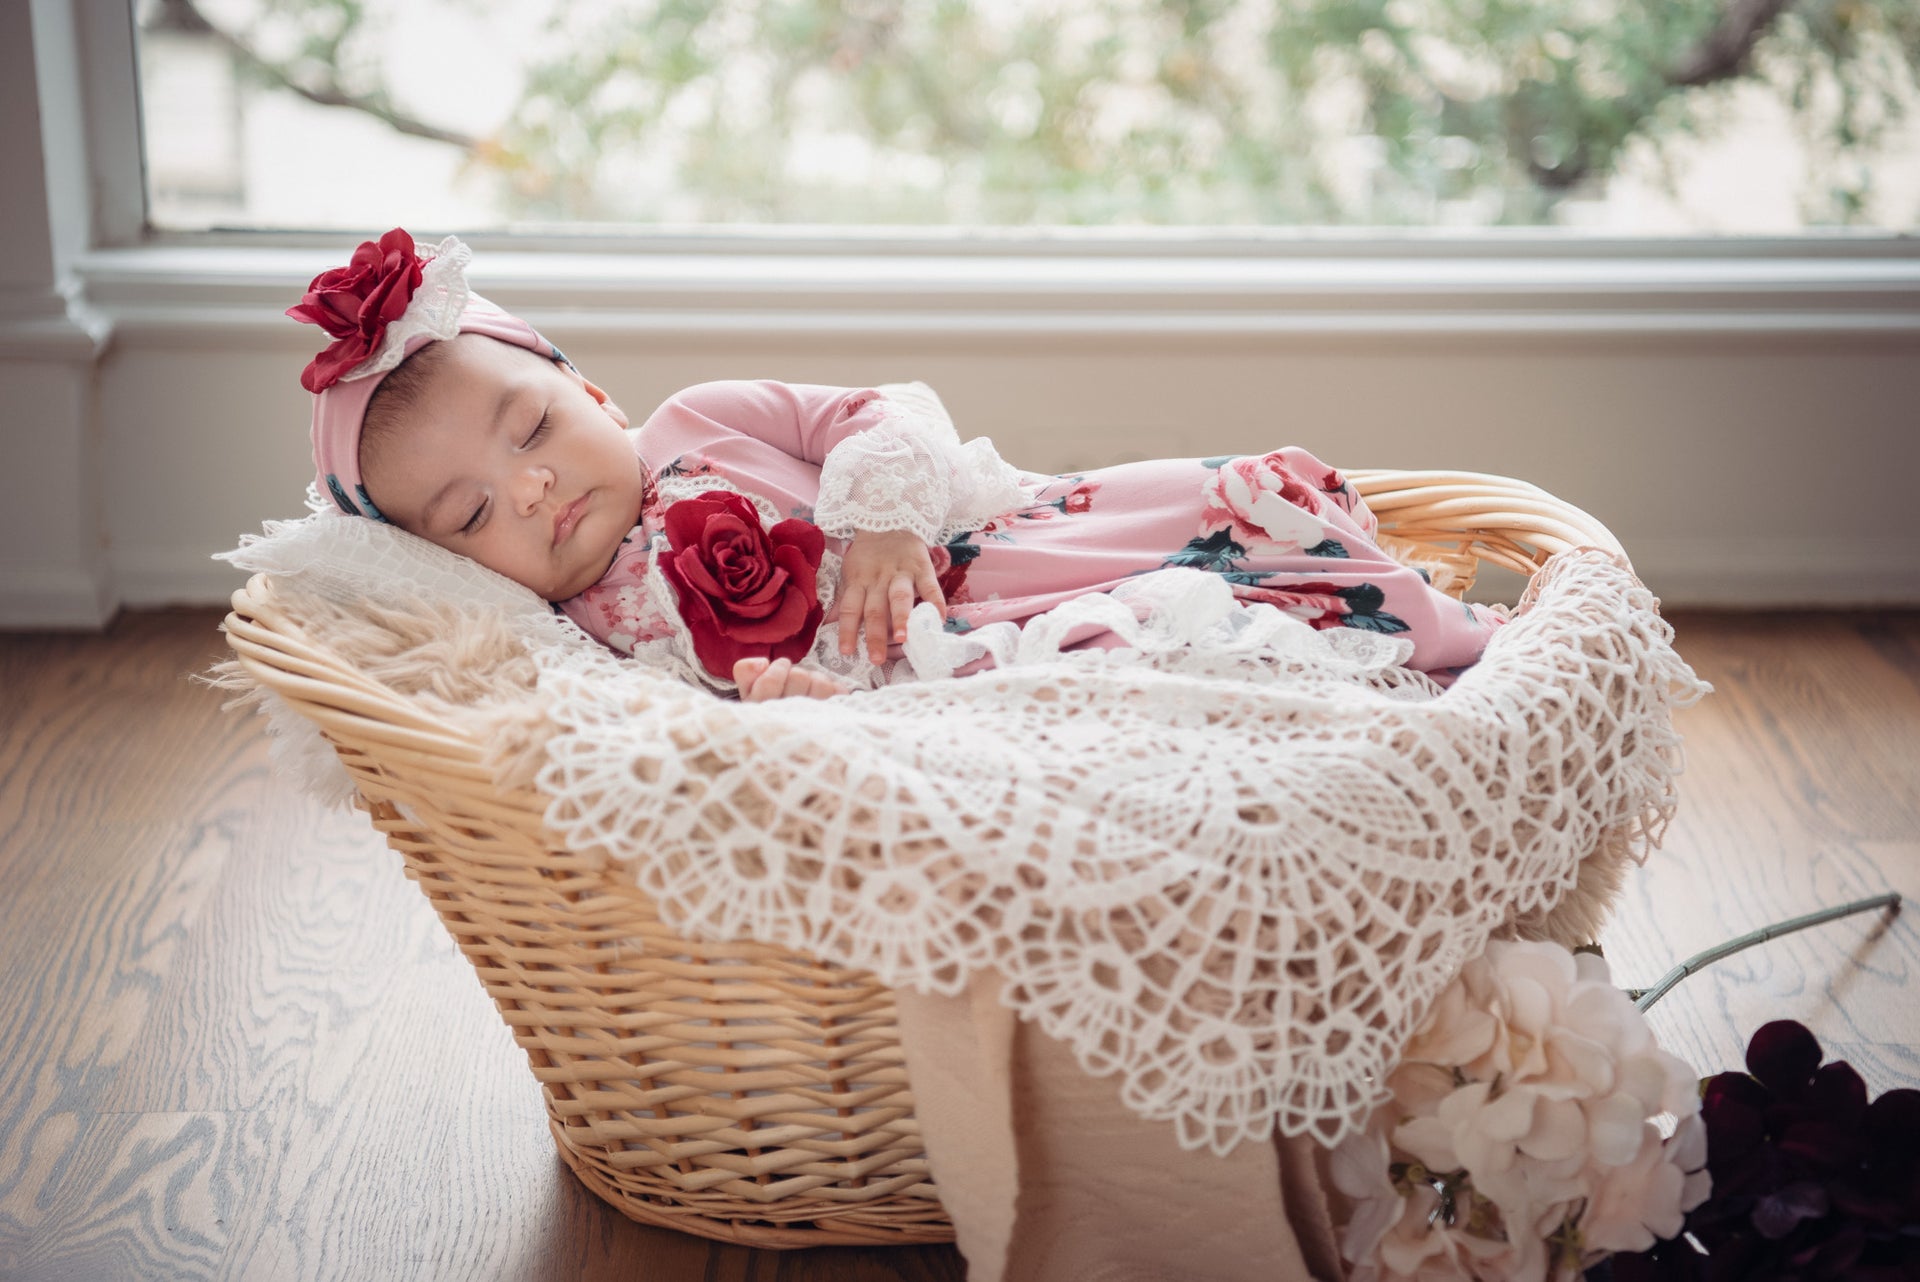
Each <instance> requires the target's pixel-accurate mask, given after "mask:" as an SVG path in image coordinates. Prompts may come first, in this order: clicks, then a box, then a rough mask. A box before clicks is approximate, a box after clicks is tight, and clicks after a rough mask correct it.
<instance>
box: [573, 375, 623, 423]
mask: <svg viewBox="0 0 1920 1282" xmlns="http://www.w3.org/2000/svg"><path fill="white" fill-rule="evenodd" d="M580 383H581V385H582V386H583V387H585V388H586V389H587V395H589V396H591V397H593V399H594V400H596V401H599V402H600V408H601V409H603V410H605V411H606V412H607V417H608V418H611V419H612V420H613V421H614V422H616V423H618V424H619V425H620V426H621V427H628V426H631V424H629V423H628V422H627V412H626V411H625V410H623V409H621V408H620V407H619V406H618V405H615V404H614V403H613V401H612V400H610V399H609V398H608V396H607V394H606V393H605V392H603V391H601V390H600V389H599V388H598V387H596V386H594V385H593V384H592V383H591V382H589V381H588V380H587V379H585V378H584V377H583V378H582V379H581V380H580Z"/></svg>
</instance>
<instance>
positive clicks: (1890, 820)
mask: <svg viewBox="0 0 1920 1282" xmlns="http://www.w3.org/2000/svg"><path fill="white" fill-rule="evenodd" d="M1675 630H1676V644H1677V646H1678V648H1679V650H1680V653H1681V655H1682V657H1684V658H1686V659H1687V660H1688V662H1689V663H1691V664H1692V665H1693V666H1694V667H1695V669H1696V670H1697V671H1698V672H1699V673H1700V675H1701V676H1703V677H1704V678H1706V679H1707V680H1708V681H1710V682H1712V683H1713V684H1714V686H1715V688H1716V689H1715V693H1714V694H1712V695H1709V696H1708V697H1707V698H1706V699H1705V700H1703V701H1702V702H1701V703H1700V704H1698V705H1697V706H1695V707H1693V708H1690V709H1686V710H1684V711H1683V712H1682V714H1681V715H1680V717H1679V718H1678V724H1679V726H1680V729H1681V732H1682V734H1683V735H1684V736H1685V737H1686V755H1687V771H1686V773H1685V775H1683V776H1682V778H1681V780H1680V813H1679V816H1678V817H1677V819H1676V821H1675V823H1674V825H1673V828H1672V830H1671V832H1670V834H1669V838H1668V841H1667V848H1666V849H1665V850H1662V851H1659V852H1656V853H1655V855H1654V857H1653V858H1652V859H1651V860H1650V861H1649V864H1648V867H1647V868H1646V870H1645V871H1644V873H1643V874H1642V875H1639V876H1636V877H1634V878H1633V879H1632V880H1631V881H1630V882H1629V884H1628V887H1627V891H1626V894H1625V896H1624V898H1623V902H1622V903H1621V905H1620V907H1619V908H1618V909H1617V910H1616V913H1615V915H1614V919H1613V922H1612V923H1611V924H1610V926H1609V928H1608V930H1607V931H1606V932H1605V933H1604V934H1603V936H1602V940H1603V943H1604V944H1605V946H1606V949H1607V953H1608V956H1609V959H1610V960H1611V961H1612V962H1613V969H1614V974H1615V977H1616V978H1618V979H1620V980H1621V981H1623V982H1630V983H1635V984H1644V983H1648V982H1651V981H1652V980H1653V979H1655V978H1657V977H1658V976H1659V975H1660V974H1661V973H1663V972H1664V971H1665V970H1666V969H1667V968H1668V967H1669V966H1671V965H1673V964H1675V963H1677V962H1679V961H1681V960H1683V959H1684V958H1686V957H1688V956H1690V955H1692V954H1693V953H1696V952H1698V951H1700V950H1702V949H1705V948H1708V947H1711V946H1712V945H1714V944H1717V943H1720V942H1721V941H1723V940H1726V939H1729V938H1732V937H1734V936H1737V935H1740V934H1743V933H1745V932H1746V931H1749V930H1752V929H1755V928H1757V927H1760V926H1764V925H1767V924H1769V923H1772V922H1776V921H1780V920H1784V919H1785V918H1788V917H1793V916H1796V915H1799V914H1801V913H1805V912H1810V911H1812V910H1814V909H1816V908H1821V907H1829V906H1833V905H1836V904H1840V903H1843V902H1846V901H1849V900H1853V899H1859V898H1862V897H1865V896H1867V895H1871V894H1875V893H1878V892H1880V891H1883V890H1898V891H1900V892H1901V893H1902V894H1903V895H1906V896H1908V897H1910V898H1916V897H1920V685H1917V684H1916V683H1915V682H1914V681H1913V679H1912V676H1913V672H1914V669H1913V668H1911V667H1903V663H1904V662H1905V661H1904V660H1902V659H1900V658H1899V656H1900V655H1902V654H1914V653H1920V616H1914V615H1912V614H1886V615H1870V616H1862V617H1859V618H1849V617H1847V616H1839V617H1834V616H1789V617H1779V616H1759V617H1753V616H1741V615H1720V614H1711V613H1700V614H1683V615H1681V616H1679V617H1678V618H1677V619H1676V620H1675ZM1916 907H1920V899H1917V902H1916ZM1917 920H1920V919H1917V918H1916V914H1915V912H1913V911H1908V912H1906V913H1903V914H1902V915H1900V916H1899V917H1897V918H1895V919H1893V920H1892V921H1890V922H1889V921H1886V920H1884V919H1881V918H1855V919H1850V920H1848V921H1845V922H1837V923H1833V924H1829V925H1826V926H1822V927H1818V928H1816V929H1814V930H1812V931H1807V932H1803V933H1801V934H1798V935H1795V936H1792V937H1790V938H1786V939H1780V940H1775V941H1772V942H1770V943H1767V944H1764V945H1761V946H1760V947H1758V948H1756V949H1753V950H1750V951H1748V952H1745V953H1742V954H1740V955H1739V956H1737V957H1733V958H1730V959H1728V960H1727V961H1724V962H1722V963H1720V964H1719V965H1717V966H1715V967H1712V968H1711V969H1709V970H1708V971H1706V972H1704V973H1703V974H1700V975H1696V976H1693V977H1691V978H1689V979H1687V980H1686V981H1685V982H1683V983H1682V984H1681V985H1680V986H1679V987H1678V988H1677V989H1675V990H1674V992H1673V993H1671V994H1670V995H1669V996H1668V997H1667V998H1666V999H1664V1000H1663V1001H1662V1003H1661V1004H1660V1005H1659V1006H1657V1007H1655V1009H1654V1010H1653V1012H1652V1015H1651V1018H1652V1022H1653V1024H1654V1027H1655V1030H1656V1032H1657V1033H1658V1035H1659V1037H1660V1039H1661V1041H1662V1043H1663V1044H1665V1045H1666V1046H1667V1047H1668V1049H1670V1050H1672V1051H1673V1052H1674V1053H1675V1054H1678V1055H1680V1056H1681V1057H1682V1058H1685V1059H1687V1060H1688V1061H1689V1062H1690V1063H1692V1064H1693V1065H1694V1066H1695V1068H1697V1069H1698V1070H1699V1071H1701V1072H1702V1073H1711V1072H1717V1071H1720V1070H1722V1069H1726V1068H1734V1067H1738V1066H1739V1065H1740V1064H1741V1063H1742V1061H1743V1057H1744V1052H1745V1046H1746V1040H1747V1038H1748V1037H1750V1036H1751V1035H1752V1033H1753V1031H1754V1030H1755V1029H1757V1028H1758V1027H1759V1026H1760V1025H1761V1024H1763V1023H1765V1022H1767V1021H1768V1020H1771V1019H1798V1020H1800V1021H1801V1022H1803V1023H1805V1024H1806V1025H1807V1026H1808V1027H1809V1028H1811V1029H1812V1030H1813V1032H1814V1034H1815V1035H1816V1036H1817V1037H1819V1038H1820V1039H1821V1044H1822V1045H1823V1046H1824V1047H1825V1048H1826V1049H1827V1052H1828V1055H1829V1057H1830V1058H1844V1059H1847V1060H1848V1061H1849V1062H1851V1063H1852V1064H1853V1066H1854V1067H1855V1068H1856V1069H1858V1070H1859V1071H1860V1073H1861V1075H1862V1076H1863V1077H1865V1078H1866V1079H1867V1082H1868V1084H1869V1087H1870V1089H1872V1090H1873V1091H1875V1092H1876V1093H1877V1092H1879V1091H1882V1090H1886V1089H1890V1088H1892V1087H1895V1086H1920V1007H1917V1006H1916V1003H1915V1002H1914V1001H1913V999H1912V996H1911V991H1910V989H1909V984H1910V982H1911V980H1912V979H1913V977H1914V976H1915V974H1916V973H1920V931H1917V930H1916V922H1917Z"/></svg>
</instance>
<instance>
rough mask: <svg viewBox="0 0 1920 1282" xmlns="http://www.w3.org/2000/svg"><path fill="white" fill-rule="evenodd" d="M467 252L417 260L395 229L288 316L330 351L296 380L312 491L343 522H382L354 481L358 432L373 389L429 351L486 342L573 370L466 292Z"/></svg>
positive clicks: (443, 251)
mask: <svg viewBox="0 0 1920 1282" xmlns="http://www.w3.org/2000/svg"><path fill="white" fill-rule="evenodd" d="M472 259H473V251H472V250H470V249H468V248H467V246H466V245H464V244H462V243H461V242H460V241H459V239H457V238H456V237H453V236H449V237H447V238H446V239H445V240H443V241H441V242H440V243H439V245H437V246H435V247H434V248H432V249H430V250H428V251H426V252H425V253H424V254H423V253H420V252H417V251H416V249H415V247H414V243H413V237H412V236H411V235H409V234H408V233H407V232H406V230H405V229H403V228H400V227H395V228H394V229H393V230H392V231H390V232H388V233H387V234H386V235H384V236H382V237H381V238H380V239H379V240H377V241H375V240H368V241H362V242H361V244H360V247H359V248H357V249H355V250H354V251H353V258H352V260H351V261H350V262H348V263H347V265H346V266H345V267H335V268H332V269H331V270H328V271H324V272H321V273H320V274H319V275H318V276H315V277H314V278H313V281H312V283H311V284H309V285H308V286H307V292H306V293H305V294H304V295H303V296H302V297H301V299H300V301H299V303H297V304H296V305H294V306H293V307H289V308H288V309H287V315H289V316H291V317H293V318H294V319H295V320H297V321H305V322H307V323H308V324H311V325H318V326H320V328H322V329H324V330H325V331H326V332H327V333H328V335H329V336H331V337H332V339H333V342H332V343H331V344H330V345H329V346H328V347H327V348H326V350H324V351H322V352H321V353H320V354H319V355H317V356H315V357H314V358H313V360H312V361H311V362H310V363H309V364H308V365H307V368H306V369H305V370H304V371H302V372H301V375H300V385H301V386H302V387H304V388H306V389H307V390H308V391H309V392H312V393H313V464H314V471H315V477H314V484H315V486H316V487H317V488H318V490H319V491H320V493H322V494H326V495H329V496H331V497H332V499H333V502H334V504H335V506H337V507H338V508H339V509H340V510H341V511H342V512H344V513H346V514H347V515H349V516H366V517H371V518H373V519H374V520H376V521H385V520H386V519H387V518H386V517H384V516H382V515H381V514H380V509H379V508H378V507H376V506H374V502H373V500H372V499H371V498H370V497H368V495H367V489H366V486H365V485H364V484H363V483H362V481H361V476H360V431H361V428H362V427H363V426H364V424H365V422H366V415H367V404H368V402H369V401H371V400H372V399H373V392H374V389H375V388H376V387H378V386H379V385H380V380H381V379H382V378H384V377H386V376H387V374H388V373H390V372H391V371H392V370H393V369H394V368H395V367H396V366H398V365H399V364H400V362H401V361H404V360H405V359H406V358H407V357H409V356H411V355H413V354H414V353H415V352H417V351H419V350H420V349H421V348H422V347H425V346H426V345H427V344H428V343H432V342H437V341H439V340H441V339H446V338H452V337H453V336H454V335H456V334H484V335H486V336H487V337H489V338H497V339H499V340H500V341H502V342H505V343H515V344H518V345H519V346H521V347H525V348H529V349H531V350H533V351H536V352H539V353H540V354H541V355H542V356H545V357H547V358H548V359H550V360H556V361H560V362H562V363H564V364H567V365H569V366H571V364H572V362H570V361H568V360H567V358H566V357H565V356H564V355H563V354H562V353H561V351H560V349H559V348H557V347H555V346H554V345H553V344H552V343H549V342H548V341H547V340H546V339H544V338H542V337H541V336H540V334H539V332H538V331H536V330H535V329H534V328H533V326H531V325H529V324H527V323H526V322H525V321H523V320H521V319H520V318H519V317H517V316H511V315H508V314H507V313H506V312H504V311H502V310H501V309H500V308H498V307H496V306H494V305H493V304H492V303H490V302H488V301H487V300H486V299H484V298H482V297H480V296H479V295H478V294H476V293H474V292H473V291H472V290H471V289H469V288H468V287H467V274H466V273H467V264H468V263H469V262H471V261H472Z"/></svg>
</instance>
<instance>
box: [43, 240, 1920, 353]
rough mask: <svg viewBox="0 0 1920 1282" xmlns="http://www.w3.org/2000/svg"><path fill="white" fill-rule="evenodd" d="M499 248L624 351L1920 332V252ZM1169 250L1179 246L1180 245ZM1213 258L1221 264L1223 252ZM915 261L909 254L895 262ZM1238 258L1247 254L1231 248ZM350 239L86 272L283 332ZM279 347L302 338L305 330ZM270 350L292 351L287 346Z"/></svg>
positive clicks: (197, 250) (551, 307) (162, 330)
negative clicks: (924, 343) (820, 339)
mask: <svg viewBox="0 0 1920 1282" xmlns="http://www.w3.org/2000/svg"><path fill="white" fill-rule="evenodd" d="M500 243H503V244H512V245H513V247H511V248H497V249H496V248H490V247H488V242H487V241H485V240H481V242H480V245H479V248H478V252H477V254H476V257H477V263H476V269H475V271H474V272H473V276H472V279H473V282H474V284H475V285H476V287H477V288H478V289H479V290H480V291H481V292H482V293H484V294H486V295H487V296H488V297H489V298H492V299H493V300H494V301H495V302H498V303H500V304H501V305H502V306H504V307H506V308H508V309H509V310H512V311H514V312H516V313H518V314H520V315H523V316H525V317H526V318H527V319H529V320H530V321H532V322H534V323H535V324H537V325H541V326H542V327H551V328H553V329H554V330H556V331H571V332H575V333H580V332H588V333H595V334H602V333H604V334H609V335H625V334H631V335H661V334H670V335H673V336H676V337H681V338H686V337H698V336H700V335H704V334H711V335H733V336H739V335H743V334H753V335H768V336H775V335H793V334H808V335H821V334H831V335H834V336H842V337H844V336H867V337H881V336H891V335H902V334H910V335H913V336H915V337H916V338H920V339H924V338H927V337H942V336H952V337H956V338H960V337H966V336H991V337H994V338H1022V339H1025V338H1032V337H1045V336H1056V337H1069V336H1081V337H1089V338H1100V337H1120V336H1128V335H1133V336H1146V337H1153V338H1166V339H1178V338H1208V337H1219V336H1233V335H1247V336H1259V335H1308V336H1311V335H1316V334H1321V335H1330V336H1338V335H1376V334H1377V335H1409V336H1410V335H1422V334H1432V335H1454V334H1459V335H1475V334H1486V335H1510V336H1527V335H1577V336H1607V335H1619V336H1629V337H1631V336H1637V335H1647V336H1660V335H1673V334H1683V333H1684V334H1691V335H1752V334H1785V335H1821V334H1841V335H1847V334H1854V335H1870V334H1881V335H1910V334H1914V333H1920V244H1916V242H1913V241H1912V240H1910V239H1904V238H1903V239H1897V240H1889V239H1879V240H1876V241H1873V242H1871V246H1872V247H1873V248H1874V249H1875V250H1876V252H1862V250H1863V249H1864V248H1867V247H1866V246H1859V245H1848V244H1846V243H1845V242H1841V243H1840V244H1839V245H1838V246H1833V245H1827V246H1824V247H1821V246H1816V247H1815V250H1814V251H1811V252H1810V251H1809V250H1808V249H1807V248H1806V247H1804V246H1801V247H1799V248H1800V252H1798V253H1795V252H1791V251H1792V249H1793V248H1794V247H1793V246H1792V245H1791V243H1790V242H1786V243H1783V242H1768V243H1767V244H1765V245H1762V246H1759V247H1757V248H1755V250H1754V251H1753V252H1749V253H1744V254H1742V253H1733V252H1729V251H1728V250H1727V249H1726V248H1725V247H1722V246H1713V247H1711V248H1708V249H1705V250H1702V251H1701V252H1693V253H1687V252H1676V249H1677V248H1684V247H1676V246H1675V245H1674V244H1672V243H1666V244H1662V245H1654V246H1648V247H1646V252H1638V253H1635V252H1629V251H1628V249H1627V248H1625V247H1622V246H1620V245H1618V244H1606V245H1598V246H1596V245H1587V246H1584V247H1581V249H1580V252H1575V251H1574V250H1570V249H1569V247H1568V246H1567V245H1566V244H1565V243H1564V242H1561V243H1558V244H1553V245H1547V244H1545V243H1543V244H1542V245H1537V246H1529V245H1525V244H1523V243H1516V242H1512V241H1508V242H1503V243H1502V247H1503V248H1504V249H1505V250H1506V252H1504V253H1490V252H1487V247H1486V246H1485V245H1484V244H1480V245H1476V246H1474V247H1473V248H1472V249H1470V250H1466V251H1463V250H1462V249H1461V247H1460V246H1459V245H1452V246H1444V247H1438V248H1436V250H1435V252H1426V251H1425V250H1424V249H1423V248H1421V247H1418V246H1412V247H1409V246H1408V245H1406V244H1404V243H1403V244H1401V245H1399V246H1395V247H1382V246H1379V245H1343V244H1341V243H1340V242H1337V241H1335V242H1320V243H1318V244H1317V245H1316V246H1315V247H1313V249H1312V251H1311V252H1306V251H1304V250H1303V249H1302V247H1301V246H1300V245H1299V244H1298V243H1284V244H1278V245H1276V244H1275V243H1272V242H1257V241H1256V242H1247V243H1244V244H1228V243H1226V242H1218V241H1215V242H1208V243H1207V244H1206V245H1204V246H1188V247H1186V248H1184V249H1181V250H1180V252H1155V250H1154V247H1153V246H1152V245H1150V244H1147V245H1142V244H1140V243H1129V244H1107V245H1101V244H1099V243H1097V242H1076V243H1075V245H1074V246H1073V249H1072V252H1067V253H1057V254H1056V253H1042V252H1037V250H1036V247H1035V245H1034V244H1032V243H1030V242H1029V243H1022V244H1019V245H1014V246H1001V247H998V248H994V247H992V246H983V245H982V244H980V243H978V242H972V243H969V244H968V245H967V246H966V247H965V251H964V252H936V251H937V246H936V247H929V246H928V245H927V244H925V243H919V244H917V245H916V244H906V245H891V246H886V247H884V248H883V252H865V250H864V249H863V252H859V253H851V252H847V249H846V246H845V243H844V241H843V242H841V243H840V244H839V245H837V246H834V247H833V248H832V249H827V248H823V247H820V246H807V245H797V244H794V243H791V242H788V243H786V244H785V245H784V247H782V248H780V249H778V251H777V252H776V251H774V250H770V249H768V248H767V247H766V246H765V245H762V246H760V247H758V248H757V250H756V252H721V250H720V248H719V247H717V246H715V245H714V244H713V243H711V241H710V240H709V241H705V242H699V243H698V246H697V247H695V245H693V244H690V245H689V247H688V248H686V249H684V250H676V251H674V252H662V251H661V250H660V249H659V247H658V246H657V245H656V246H653V247H651V248H650V249H647V250H645V251H644V252H635V251H633V250H626V251H616V250H611V249H609V250H582V249H580V248H578V247H577V246H575V247H572V248H567V249H555V250H547V249H529V248H527V247H526V246H525V245H524V244H522V243H515V242H500ZM1166 248H1167V247H1166V246H1164V245H1163V246H1161V247H1160V249H1161V250H1162V251H1164V250H1165V249H1166ZM1202 250H1204V251H1205V252H1202ZM895 251H897V252H895ZM1223 251H1230V252H1223ZM341 257H342V249H341V246H339V245H334V246H331V247H325V248H315V247H311V246H308V245H300V244H259V243H248V244H207V243H193V244H153V245H146V246H141V247H138V248H130V249H109V250H99V251H95V252H93V253H90V254H87V255H85V256H84V257H83V258H82V259H81V260H80V261H79V262H78V264H77V271H78V274H79V276H80V278H81V281H82V282H83V285H84V298H85V300H86V306H87V308H88V309H89V310H90V311H92V312H95V313H97V314H98V315H100V316H101V317H102V318H104V319H105V321H107V322H108V323H109V324H111V325H112V326H113V327H114V328H115V329H116V330H118V331H121V332H123V333H133V334H140V335H143V336H153V337H158V336H162V335H166V334H169V333H180V332H183V331H197V332H201V333H203V334H204V333H205V332H206V331H208V330H214V331H219V332H220V333H222V334H223V335H226V336H232V337H240V336H243V335H245V334H247V333H249V332H258V331H260V330H261V329H262V324H261V323H262V322H263V321H268V320H271V319H273V318H276V317H277V316H278V315H279V313H280V312H282V311H283V310H284V309H285V308H286V307H288V306H289V305H291V304H292V303H293V302H294V301H296V299H297V297H298V293H299V290H300V289H301V287H302V286H303V285H304V284H305V283H306V282H307V281H308V280H310V279H311V278H312V277H313V276H314V275H316V274H317V273H319V272H321V271H323V270H325V269H327V268H328V267H331V266H335V265H337V264H338V263H339V262H340V260H341ZM271 333H272V334H277V335H279V336H280V337H281V338H284V339H286V340H288V342H289V344H290V345H296V346H297V345H300V344H299V343H293V342H292V340H294V339H296V338H298V337H299V335H298V334H297V332H296V331H295V329H294V327H291V326H280V325H274V326H272V327H271ZM263 341H268V342H274V344H275V345H278V342H277V341H276V340H274V339H273V338H271V337H264V336H263Z"/></svg>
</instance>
